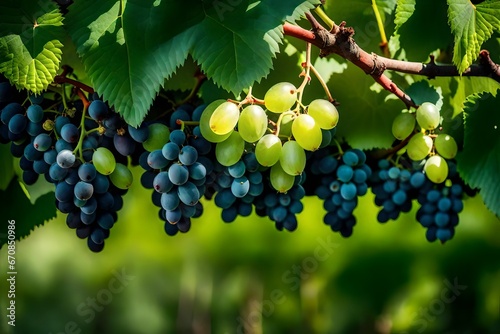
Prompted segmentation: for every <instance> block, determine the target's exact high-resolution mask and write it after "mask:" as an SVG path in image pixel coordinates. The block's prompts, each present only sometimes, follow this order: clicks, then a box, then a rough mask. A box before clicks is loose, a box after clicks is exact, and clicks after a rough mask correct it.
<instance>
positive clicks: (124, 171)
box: [109, 163, 134, 189]
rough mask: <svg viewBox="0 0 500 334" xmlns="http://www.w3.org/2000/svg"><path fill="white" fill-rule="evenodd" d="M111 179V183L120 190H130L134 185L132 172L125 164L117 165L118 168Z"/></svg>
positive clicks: (111, 175)
mask: <svg viewBox="0 0 500 334" xmlns="http://www.w3.org/2000/svg"><path fill="white" fill-rule="evenodd" d="M109 179H110V180H111V182H112V183H113V184H114V185H115V186H116V187H117V188H120V189H128V188H130V186H131V185H132V182H133V181H134V177H133V176H132V172H131V171H130V169H128V168H127V166H125V165H124V164H121V163H117V164H116V168H115V170H114V171H113V173H111V174H110V175H109Z"/></svg>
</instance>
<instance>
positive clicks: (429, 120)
mask: <svg viewBox="0 0 500 334" xmlns="http://www.w3.org/2000/svg"><path fill="white" fill-rule="evenodd" d="M417 122H418V125H420V127H421V128H422V129H424V130H434V129H435V128H437V127H438V125H439V123H440V122H441V115H440V113H439V109H438V108H437V107H436V105H434V104H432V103H430V102H424V103H422V104H421V105H420V107H418V109H417Z"/></svg>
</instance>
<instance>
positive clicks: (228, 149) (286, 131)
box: [200, 82, 339, 192]
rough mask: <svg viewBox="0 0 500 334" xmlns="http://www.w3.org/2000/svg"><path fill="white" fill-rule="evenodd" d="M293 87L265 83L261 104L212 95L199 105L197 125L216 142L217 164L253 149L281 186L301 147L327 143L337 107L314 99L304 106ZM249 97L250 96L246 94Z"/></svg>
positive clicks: (294, 169) (297, 167)
mask: <svg viewBox="0 0 500 334" xmlns="http://www.w3.org/2000/svg"><path fill="white" fill-rule="evenodd" d="M297 99H298V90H297V88H296V87H295V86H294V85H293V84H291V83H289V82H280V83H277V84H275V85H274V86H272V87H271V88H269V90H268V91H267V92H266V94H265V96H264V100H263V101H262V102H261V104H252V103H250V104H247V105H246V106H244V107H243V105H244V104H245V103H244V102H245V101H244V102H242V103H237V102H233V101H224V100H217V101H214V102H212V103H211V104H210V105H208V106H207V108H206V109H205V110H204V112H203V114H202V115H201V119H200V131H201V133H202V135H203V136H204V138H206V139H207V140H208V141H210V142H213V143H216V148H215V155H216V158H217V161H218V162H219V163H220V164H221V165H223V166H231V165H233V164H235V163H236V162H238V161H239V160H240V159H241V157H242V155H243V153H244V152H245V150H246V151H250V152H254V153H255V157H256V159H257V162H258V163H259V164H260V165H261V166H263V167H270V168H271V183H272V185H273V187H274V188H275V189H276V190H278V191H280V192H286V191H287V190H289V189H290V188H291V187H292V186H293V183H294V177H295V176H297V175H300V174H301V173H302V172H303V171H304V168H305V165H306V151H316V150H318V149H319V148H320V147H321V145H322V144H323V145H328V144H329V143H330V140H331V138H332V135H331V133H328V136H327V138H328V142H327V143H325V138H324V136H323V134H324V133H325V132H328V131H330V130H332V129H334V128H335V127H336V126H337V123H338V120H339V113H338V111H337V108H336V107H335V106H334V105H333V104H332V103H331V102H329V101H327V100H324V99H316V100H314V101H312V102H311V103H310V104H309V105H308V106H307V107H304V106H302V104H301V103H300V101H299V102H298V100H297ZM252 101H255V100H252ZM264 107H265V109H264Z"/></svg>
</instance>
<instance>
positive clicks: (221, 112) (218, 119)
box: [209, 102, 240, 135]
mask: <svg viewBox="0 0 500 334" xmlns="http://www.w3.org/2000/svg"><path fill="white" fill-rule="evenodd" d="M239 117H240V110H239V108H238V106H237V105H236V104H234V103H232V102H224V103H222V104H221V105H220V106H218V107H217V108H216V109H215V110H214V112H213V114H212V116H210V122H209V123H210V129H211V130H212V132H213V133H215V134H217V135H225V134H227V133H230V132H231V131H233V130H234V127H235V126H236V124H237V123H238V119H239Z"/></svg>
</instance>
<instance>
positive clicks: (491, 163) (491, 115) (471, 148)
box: [457, 92, 500, 217]
mask: <svg viewBox="0 0 500 334" xmlns="http://www.w3.org/2000/svg"><path fill="white" fill-rule="evenodd" d="M497 93H498V92H497ZM499 103H500V95H498V94H497V95H496V96H494V95H493V94H490V93H487V94H475V95H473V96H470V97H469V98H468V99H467V102H466V103H465V110H464V113H465V136H464V149H463V151H462V152H460V153H459V154H458V155H457V162H458V171H459V173H460V176H461V177H462V178H463V179H464V181H465V182H466V183H467V184H469V185H470V186H471V187H472V188H479V189H480V191H479V193H480V194H481V196H482V198H483V201H484V203H485V204H486V206H487V207H488V209H490V210H491V211H492V212H493V213H495V214H496V215H497V216H499V217H500V178H498V174H499V173H500V113H498V112H497V111H498V105H499Z"/></svg>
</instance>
